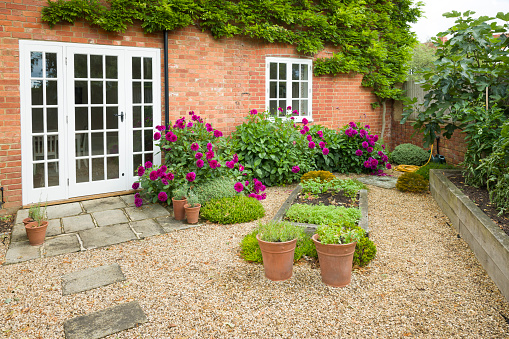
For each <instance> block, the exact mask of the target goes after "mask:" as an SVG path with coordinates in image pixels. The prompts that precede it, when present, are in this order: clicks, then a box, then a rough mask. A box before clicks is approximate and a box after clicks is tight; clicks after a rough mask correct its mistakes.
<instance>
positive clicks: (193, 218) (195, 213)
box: [184, 204, 201, 224]
mask: <svg viewBox="0 0 509 339" xmlns="http://www.w3.org/2000/svg"><path fill="white" fill-rule="evenodd" d="M200 208H201V205H200V204H197V205H196V206H195V207H191V206H190V205H188V204H185V205H184V209H185V211H186V217H187V222H188V223H190V224H196V223H197V222H198V219H199V218H200Z"/></svg>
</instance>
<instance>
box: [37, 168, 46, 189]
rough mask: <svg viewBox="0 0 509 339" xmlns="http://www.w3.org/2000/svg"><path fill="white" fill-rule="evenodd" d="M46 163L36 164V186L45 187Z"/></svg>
mask: <svg viewBox="0 0 509 339" xmlns="http://www.w3.org/2000/svg"><path fill="white" fill-rule="evenodd" d="M44 177H45V175H44V163H42V164H34V188H39V187H45V186H46V185H45V183H44Z"/></svg>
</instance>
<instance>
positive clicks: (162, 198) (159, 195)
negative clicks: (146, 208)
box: [157, 192, 168, 202]
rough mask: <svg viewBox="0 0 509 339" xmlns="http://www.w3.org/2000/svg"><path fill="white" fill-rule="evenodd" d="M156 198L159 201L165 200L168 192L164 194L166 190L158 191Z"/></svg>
mask: <svg viewBox="0 0 509 339" xmlns="http://www.w3.org/2000/svg"><path fill="white" fill-rule="evenodd" d="M157 199H159V201H162V202H164V201H166V200H168V194H166V192H159V194H158V195H157Z"/></svg>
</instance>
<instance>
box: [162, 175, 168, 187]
mask: <svg viewBox="0 0 509 339" xmlns="http://www.w3.org/2000/svg"><path fill="white" fill-rule="evenodd" d="M161 182H162V183H163V185H164V186H166V185H168V184H169V182H168V180H166V177H164V178H162V179H161Z"/></svg>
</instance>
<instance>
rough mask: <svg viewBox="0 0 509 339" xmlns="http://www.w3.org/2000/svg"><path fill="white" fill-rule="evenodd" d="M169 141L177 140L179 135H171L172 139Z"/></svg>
mask: <svg viewBox="0 0 509 339" xmlns="http://www.w3.org/2000/svg"><path fill="white" fill-rule="evenodd" d="M169 141H170V142H175V141H177V136H176V135H175V134H172V135H170V140H169Z"/></svg>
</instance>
